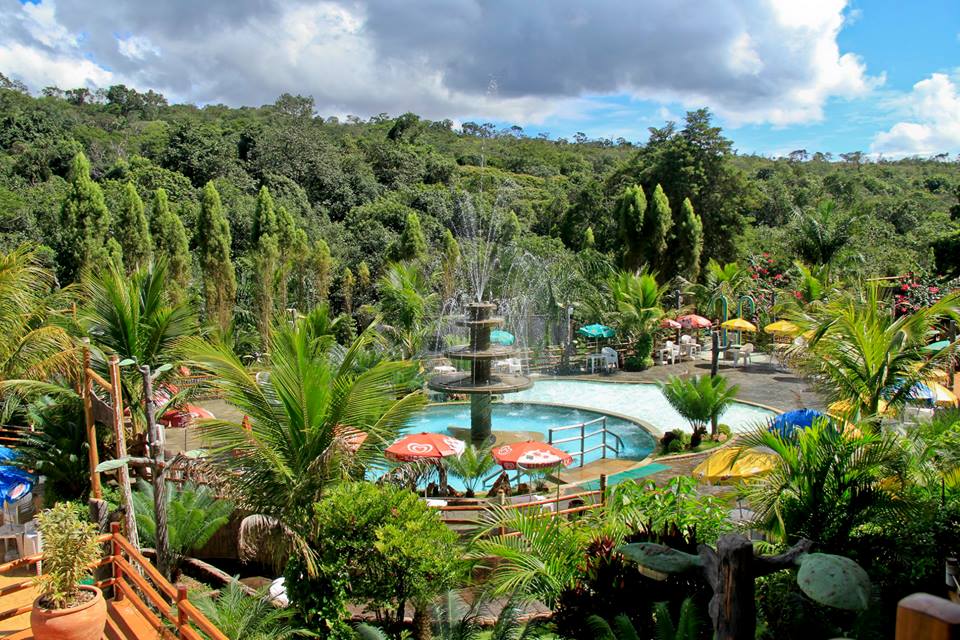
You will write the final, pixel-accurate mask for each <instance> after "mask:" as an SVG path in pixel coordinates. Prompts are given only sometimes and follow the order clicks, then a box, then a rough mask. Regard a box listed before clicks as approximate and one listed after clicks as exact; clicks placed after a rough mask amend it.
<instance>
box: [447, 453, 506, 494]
mask: <svg viewBox="0 0 960 640" xmlns="http://www.w3.org/2000/svg"><path fill="white" fill-rule="evenodd" d="M496 465H497V463H496V461H495V460H494V459H493V454H492V453H491V452H490V450H489V449H487V448H486V447H481V448H479V449H478V448H476V447H475V446H473V445H470V446H468V447H467V448H466V449H464V451H463V453H462V454H460V456H459V457H452V458H448V459H447V467H448V468H449V469H450V473H451V474H452V475H453V476H454V477H455V478H460V480H462V481H463V484H464V486H465V487H466V489H467V497H468V498H472V497H473V496H474V495H476V493H475V490H476V488H477V483H478V482H480V481H481V480H482V479H483V477H484V476H485V475H487V474H488V473H490V470H491V469H493V468H494V467H495V466H496Z"/></svg>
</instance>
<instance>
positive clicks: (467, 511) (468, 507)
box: [434, 476, 606, 537]
mask: <svg viewBox="0 0 960 640" xmlns="http://www.w3.org/2000/svg"><path fill="white" fill-rule="evenodd" d="M605 493H606V476H600V489H599V490H596V491H580V492H578V493H570V494H567V495H561V496H559V497H558V496H555V495H554V496H551V497H549V498H544V499H542V500H532V501H530V502H509V498H507V497H506V496H504V495H503V494H500V496H499V498H497V501H496V502H490V501H483V502H481V501H477V502H476V503H475V504H458V505H446V506H442V507H434V509H436V510H437V512H438V513H439V514H440V517H441V518H442V519H443V521H444V523H446V524H447V525H448V526H451V527H453V528H456V529H461V530H462V529H466V530H468V531H469V530H472V529H474V528H479V527H481V526H486V525H489V524H490V522H489V520H486V521H485V520H484V519H483V516H484V514H488V513H489V512H490V510H491V507H493V506H499V507H500V508H501V509H504V510H507V511H536V515H537V516H538V517H543V518H556V517H569V516H572V515H575V514H580V513H584V512H586V511H592V510H593V509H599V508H601V507H603V506H604V504H605V497H604V494H605ZM497 534H498V535H501V536H506V537H513V536H519V535H520V534H519V533H518V532H515V531H514V532H511V531H506V530H504V529H502V528H500V529H498V530H497Z"/></svg>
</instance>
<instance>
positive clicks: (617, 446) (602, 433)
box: [547, 416, 626, 467]
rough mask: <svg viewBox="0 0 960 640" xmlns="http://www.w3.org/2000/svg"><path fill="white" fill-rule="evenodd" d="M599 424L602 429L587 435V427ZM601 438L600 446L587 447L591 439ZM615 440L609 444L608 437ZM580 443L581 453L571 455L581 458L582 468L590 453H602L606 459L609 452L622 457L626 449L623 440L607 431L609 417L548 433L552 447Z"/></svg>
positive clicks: (551, 430) (572, 452) (557, 428)
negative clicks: (563, 434)
mask: <svg viewBox="0 0 960 640" xmlns="http://www.w3.org/2000/svg"><path fill="white" fill-rule="evenodd" d="M596 424H599V425H600V428H599V429H597V430H596V431H591V432H590V433H587V427H592V426H593V425H596ZM573 430H578V431H579V432H580V433H579V434H577V435H574V436H571V437H569V438H561V439H559V440H555V439H554V435H555V434H557V433H560V432H562V431H573ZM597 436H599V437H600V444H597V445H594V446H592V447H589V448H588V447H587V440H589V439H590V438H595V437H597ZM608 436H609V437H611V438H612V439H613V444H612V445H611V444H609V443H608V442H607V437H608ZM577 441H579V442H580V450H579V451H571V452H570V455H572V456H574V457H579V458H580V466H581V467H582V466H583V465H584V463H585V461H586V457H587V454H588V453H593V452H594V451H598V450H599V451H600V452H601V457H602V458H604V459H606V457H607V452H608V451H610V452H612V453H613V455H614V457H617V456H619V455H620V451H621V450H623V449H625V448H626V447H625V446H624V444H623V440H622V439H621V438H620V436H618V435H617V434H616V433H614V432H613V431H610V430H609V429H607V417H606V416H603V417H601V418H596V419H594V420H590V421H588V422H581V423H579V424H571V425H568V426H566V427H552V428H550V429H549V430H548V432H547V442H548V443H550V444H552V445H557V444H564V443H567V442H577Z"/></svg>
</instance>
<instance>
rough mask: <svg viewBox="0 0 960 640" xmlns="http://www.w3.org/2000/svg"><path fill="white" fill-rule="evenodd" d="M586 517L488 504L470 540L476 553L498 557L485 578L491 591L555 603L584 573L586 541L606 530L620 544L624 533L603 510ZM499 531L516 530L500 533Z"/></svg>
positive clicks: (529, 599)
mask: <svg viewBox="0 0 960 640" xmlns="http://www.w3.org/2000/svg"><path fill="white" fill-rule="evenodd" d="M585 518H590V520H589V523H585V522H584V520H579V521H567V520H565V519H563V518H544V517H542V514H540V513H539V512H538V511H535V510H532V509H531V510H524V509H505V508H502V507H500V506H494V507H491V508H490V509H489V510H488V512H487V513H486V515H485V522H484V525H485V526H483V527H481V532H480V533H479V534H478V536H477V538H476V539H475V540H474V550H473V555H474V556H475V557H476V558H478V559H479V558H496V559H497V562H496V567H495V568H494V569H493V572H492V573H491V574H490V576H489V579H488V584H489V586H490V589H491V593H492V595H494V596H506V595H510V594H513V595H514V596H515V597H517V598H519V599H520V600H521V601H531V600H539V601H540V602H543V603H544V604H546V605H547V606H548V607H552V606H553V605H555V604H556V603H557V601H558V599H559V598H560V596H561V594H563V593H564V592H565V591H566V590H568V589H572V588H573V587H574V586H575V585H576V583H577V581H578V580H579V579H580V578H582V569H583V559H584V554H585V553H586V549H587V546H588V545H589V543H590V541H591V540H593V539H595V538H597V537H600V536H604V535H609V536H610V538H611V539H612V540H613V541H614V542H615V543H616V544H619V543H620V542H622V540H623V535H624V534H625V533H626V529H625V527H622V526H618V524H617V522H616V521H615V520H614V519H607V518H605V517H604V516H603V515H600V516H596V517H595V516H593V514H591V515H589V516H585ZM501 531H512V532H516V533H515V534H513V535H510V536H505V535H500V534H499V532H501Z"/></svg>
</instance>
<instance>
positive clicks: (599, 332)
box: [577, 324, 617, 339]
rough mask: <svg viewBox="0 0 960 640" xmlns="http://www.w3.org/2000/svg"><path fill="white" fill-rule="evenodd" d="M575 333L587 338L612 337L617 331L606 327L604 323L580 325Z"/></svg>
mask: <svg viewBox="0 0 960 640" xmlns="http://www.w3.org/2000/svg"><path fill="white" fill-rule="evenodd" d="M577 333H579V334H580V335H582V336H586V337H587V338H597V339H599V338H612V337H614V336H615V335H617V332H616V331H614V330H613V328H612V327H608V326H607V325H605V324H588V325H587V326H585V327H580V328H579V329H577Z"/></svg>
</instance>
